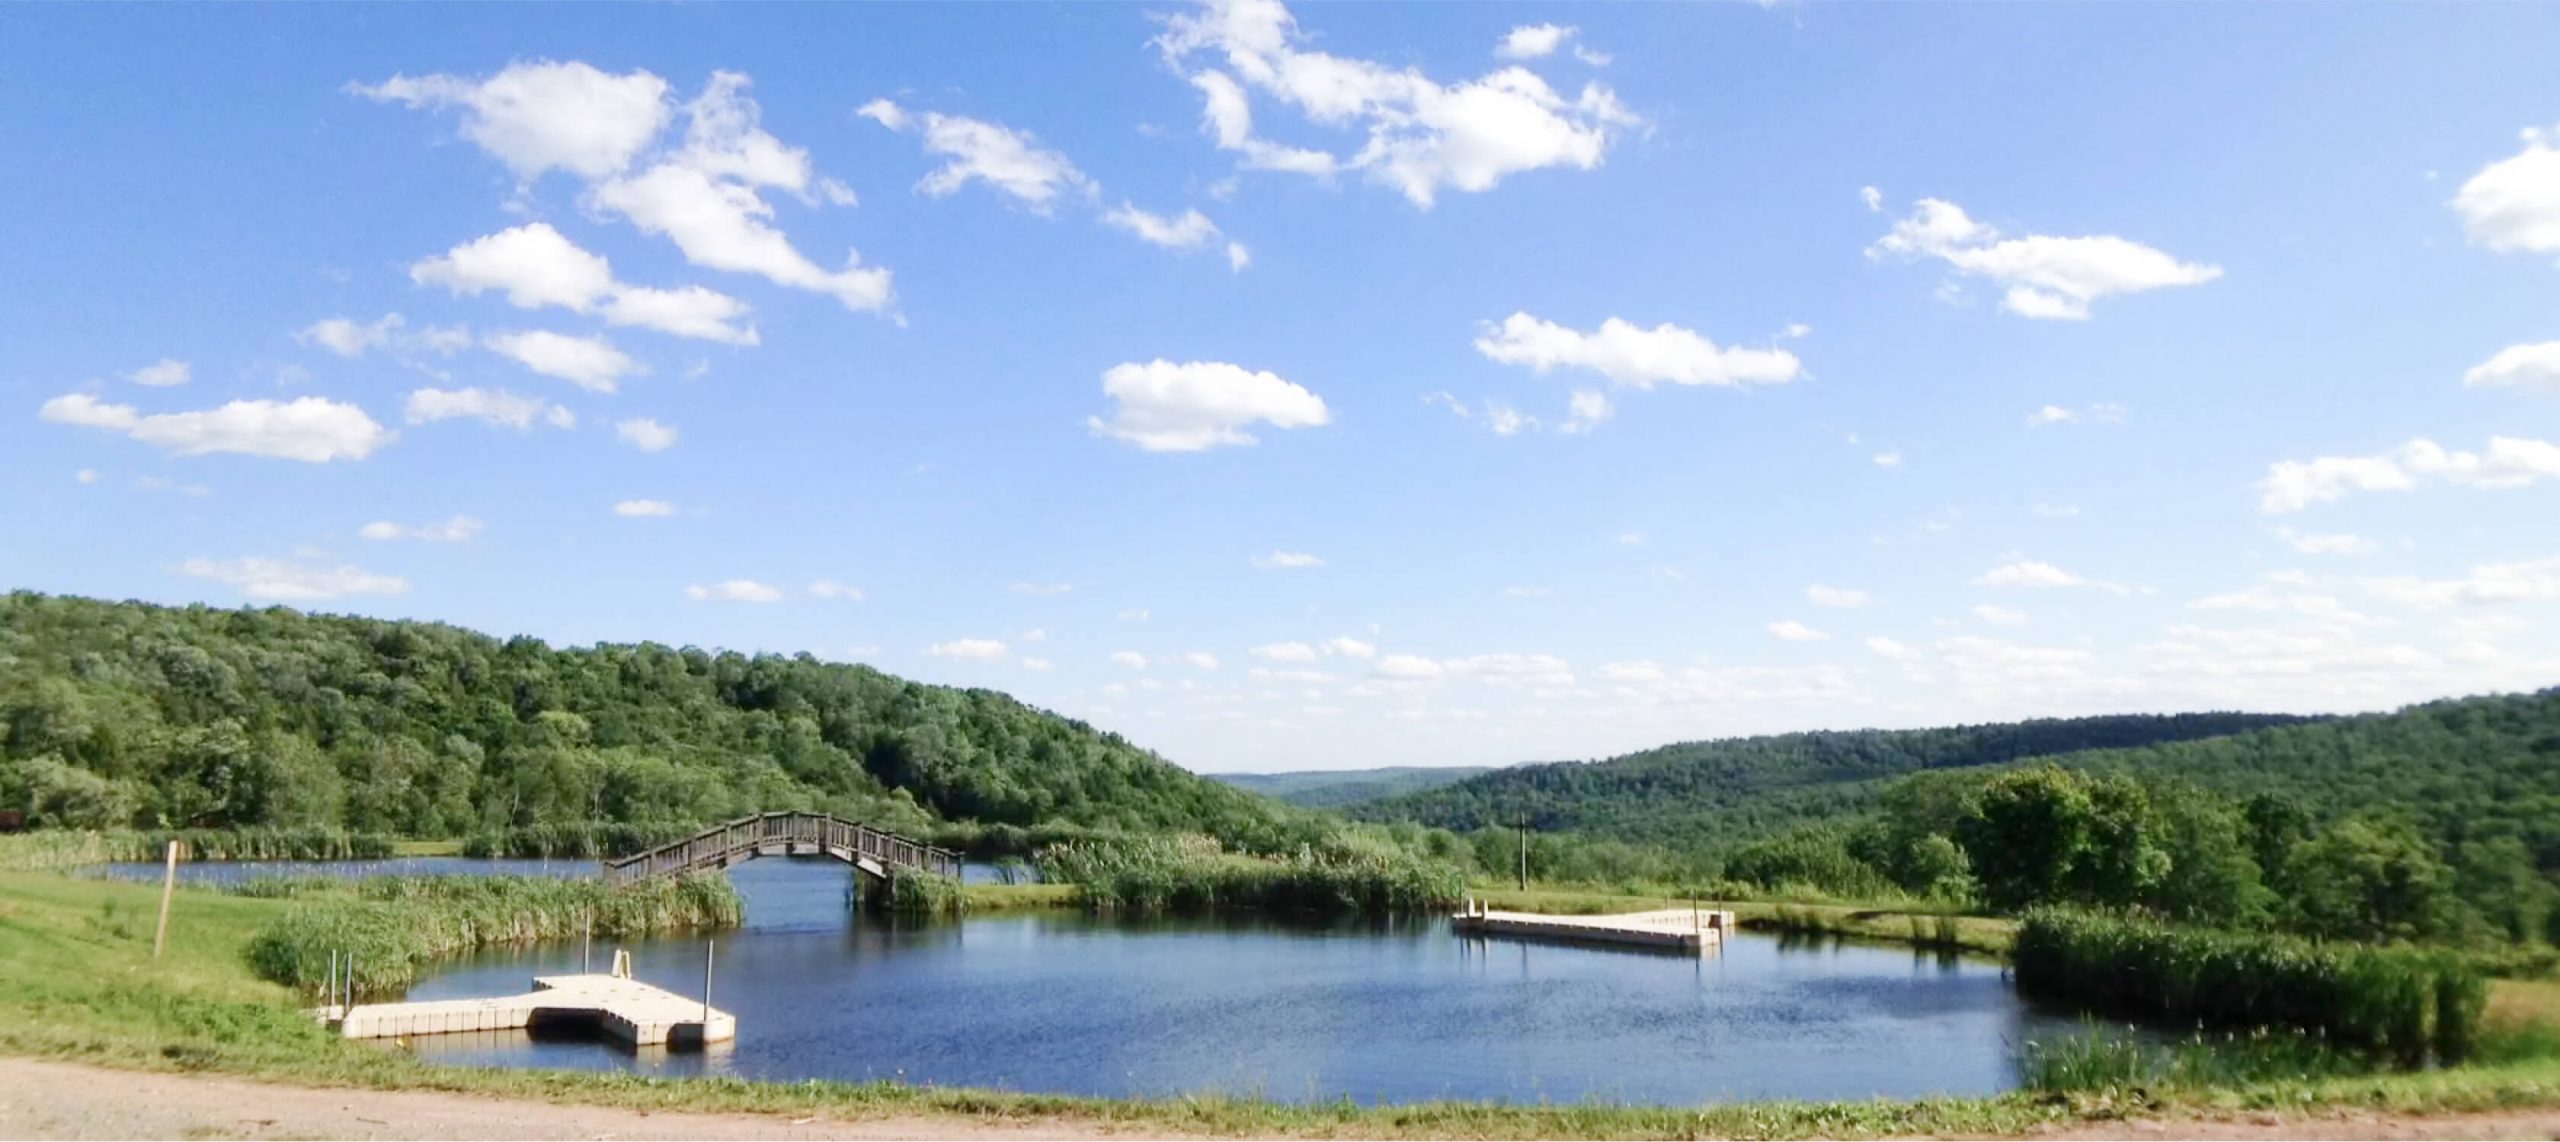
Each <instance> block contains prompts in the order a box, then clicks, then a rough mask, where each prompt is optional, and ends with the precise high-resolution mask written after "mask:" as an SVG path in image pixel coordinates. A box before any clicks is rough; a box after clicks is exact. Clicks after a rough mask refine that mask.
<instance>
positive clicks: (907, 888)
mask: <svg viewBox="0 0 2560 1142" xmlns="http://www.w3.org/2000/svg"><path fill="white" fill-rule="evenodd" d="M855 883H856V884H857V886H858V887H857V892H858V894H859V896H860V898H861V903H862V907H863V908H864V909H865V910H867V911H871V912H881V913H887V914H889V915H893V916H958V915H960V914H961V913H964V912H967V911H968V910H969V892H968V889H967V888H966V887H965V886H963V885H962V884H961V882H960V878H959V877H956V876H943V875H941V874H939V873H931V872H924V871H921V870H918V869H912V868H892V869H890V870H889V876H888V879H886V880H875V879H873V878H871V877H868V876H862V875H860V874H856V878H855Z"/></svg>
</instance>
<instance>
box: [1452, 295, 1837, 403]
mask: <svg viewBox="0 0 2560 1142" xmlns="http://www.w3.org/2000/svg"><path fill="white" fill-rule="evenodd" d="M1475 348H1476V352H1478V353H1482V354H1484V355H1485V356H1486V357H1488V358H1491V359H1492V360H1495V361H1500V362H1502V363H1504V364H1506V365H1526V366H1528V367H1529V368H1531V369H1534V370H1536V371H1538V372H1541V373H1544V372H1547V371H1549V370H1552V369H1556V368H1579V369H1588V370H1591V371H1592V372H1595V373H1599V374H1600V375H1602V376H1605V377H1607V378H1609V379H1610V380H1612V381H1615V382H1617V383H1619V384H1622V385H1629V386H1633V387H1635V388H1639V389H1649V388H1652V387H1653V386H1654V385H1656V384H1659V383H1662V382H1666V381H1667V382H1669V383H1671V384H1675V385H1718V386H1727V387H1735V388H1747V387H1749V386H1752V385H1782V384H1785V383H1787V382H1789V381H1792V380H1795V379H1796V378H1797V377H1798V376H1801V375H1802V374H1803V372H1804V365H1803V362H1801V361H1798V360H1797V359H1796V355H1795V354H1793V353H1790V352H1788V351H1786V350H1784V349H1744V348H1739V347H1733V348H1725V347H1719V346H1718V345H1717V344H1716V343H1715V342H1713V341H1710V340H1708V339H1707V338H1705V337H1702V336H1700V335H1699V334H1698V333H1697V332H1696V331H1695V330H1690V329H1683V328H1681V327H1680V326H1677V325H1671V324H1668V323H1666V324H1662V325H1657V326H1654V327H1653V328H1651V329H1644V328H1640V327H1638V326H1636V325H1634V324H1631V323H1629V322H1626V321H1623V320H1620V319H1618V318H1615V317H1612V318H1609V319H1608V320H1606V321H1603V322H1601V323H1600V328H1599V329H1597V330H1595V331H1593V332H1590V333H1584V332H1580V331H1578V330H1573V329H1567V328H1565V327H1564V326H1562V325H1558V324H1556V323H1554V322H1552V321H1545V320H1541V319H1539V318H1536V317H1532V316H1530V315H1529V314H1526V313H1514V314H1512V315H1511V316H1509V317H1507V318H1504V319H1503V321H1502V324H1500V325H1498V326H1497V325H1488V326H1486V327H1485V329H1484V331H1483V332H1482V333H1481V334H1479V335H1478V336H1477V337H1476V341H1475Z"/></svg>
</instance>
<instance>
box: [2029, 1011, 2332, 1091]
mask: <svg viewBox="0 0 2560 1142" xmlns="http://www.w3.org/2000/svg"><path fill="white" fill-rule="evenodd" d="M2374 1063H2375V1058H2374V1056H2372V1055H2370V1054H2368V1053H2365V1052H2361V1051H2354V1050H2346V1049H2341V1048H2340V1047H2339V1046H2338V1045H2337V1044H2335V1043H2333V1042H2330V1041H2329V1040H2328V1039H2327V1038H2326V1037H2324V1036H2321V1035H2318V1034H2314V1033H2311V1032H2306V1031H2298V1030H2293V1029H2290V1028H2287V1029H2268V1028H2259V1029H2256V1030H2253V1031H2246V1032H2207V1031H2198V1032H2196V1033H2195V1034H2193V1035H2190V1036H2187V1037H2186V1038H2183V1039H2179V1040H2177V1041H2175V1042H2159V1041H2152V1040H2145V1039H2144V1038H2142V1037H2141V1036H2140V1035H2138V1034H2135V1033H2133V1032H2131V1031H2130V1030H2127V1031H2125V1032H2116V1031H2112V1030H2109V1029H2105V1028H2101V1027H2099V1026H2097V1025H2095V1024H2090V1025H2089V1026H2088V1027H2087V1029H2085V1030H2084V1031H2082V1032H2081V1033H2080V1034H2078V1035H2071V1036H2066V1037H2064V1038H2060V1039H2052V1040H2043V1041H2037V1040H2029V1041H2028V1042H2026V1043H2024V1044H2021V1045H2020V1047H2019V1050H2018V1056H2017V1064H2018V1080H2019V1083H2020V1085H2022V1086H2025V1087H2026V1088H2027V1089H2029V1090H2035V1091H2043V1092H2046V1093H2049V1094H2068V1093H2086V1092H2098V1091H2110V1092H2119V1093H2120V1092H2127V1091H2136V1090H2141V1091H2162V1090H2189V1091H2201V1090H2210V1089H2215V1088H2230V1087H2240V1086H2254V1085H2257V1084H2261V1083H2271V1082H2313V1081H2317V1080H2320V1079H2329V1078H2343V1077H2347V1076H2351V1075H2360V1074H2367V1073H2370V1072H2372V1071H2373V1070H2374V1069H2375V1066H2374Z"/></svg>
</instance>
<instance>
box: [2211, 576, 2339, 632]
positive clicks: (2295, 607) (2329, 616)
mask: <svg viewBox="0 0 2560 1142" xmlns="http://www.w3.org/2000/svg"><path fill="white" fill-rule="evenodd" d="M2187 607H2188V608H2189V609H2191V610H2198V611H2260V612H2289V613H2292V614H2297V615H2300V616H2302V617H2303V618H2306V619H2311V620H2315V621H2318V622H2323V623H2331V624H2336V625H2340V626H2364V625H2367V624H2370V623H2371V622H2373V620H2372V619H2370V618H2367V617H2366V616H2364V615H2362V614H2358V613H2357V612H2355V611H2352V610H2349V609H2347V607H2346V605H2345V604H2343V603H2340V602H2339V601H2338V600H2337V599H2335V598H2332V597H2330V596H2328V595H2313V594H2305V593H2301V592H2293V591H2279V590H2276V589H2274V588H2272V587H2268V586H2264V585H2260V586H2256V587H2251V588H2248V589H2247V590H2242V591H2228V592H2224V593H2223V594H2219V595H2207V596H2205V597H2204V598H2201V599H2197V600H2196V601H2194V602H2192V603H2189V604H2187Z"/></svg>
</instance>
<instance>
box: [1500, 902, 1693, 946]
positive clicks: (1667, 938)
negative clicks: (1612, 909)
mask: <svg viewBox="0 0 2560 1142" xmlns="http://www.w3.org/2000/svg"><path fill="white" fill-rule="evenodd" d="M1449 923H1450V926H1451V927H1452V928H1454V929H1456V930H1457V931H1458V932H1459V933H1461V934H1464V935H1470V936H1513V937H1519V938H1524V939H1536V940H1572V941H1579V942H1583V943H1594V944H1633V945H1636V946H1639V947H1653V948H1667V949H1676V950H1679V951H1695V952H1704V951H1708V950H1710V949H1714V948H1720V947H1722V946H1724V939H1725V937H1726V936H1727V935H1730V934H1731V933H1732V932H1733V930H1734V917H1733V913H1731V912H1726V911H1721V910H1717V909H1702V908H1663V909H1659V910H1656V911H1652V912H1621V913H1617V914H1615V915H1606V916H1560V915H1550V914H1548V913H1544V912H1496V911H1493V910H1491V909H1487V908H1483V907H1480V906H1478V905H1477V904H1476V903H1475V902H1474V901H1469V902H1468V903H1467V910H1466V911H1464V912H1461V913H1459V914H1458V915H1456V916H1453V917H1451V918H1450V921H1449Z"/></svg>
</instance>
